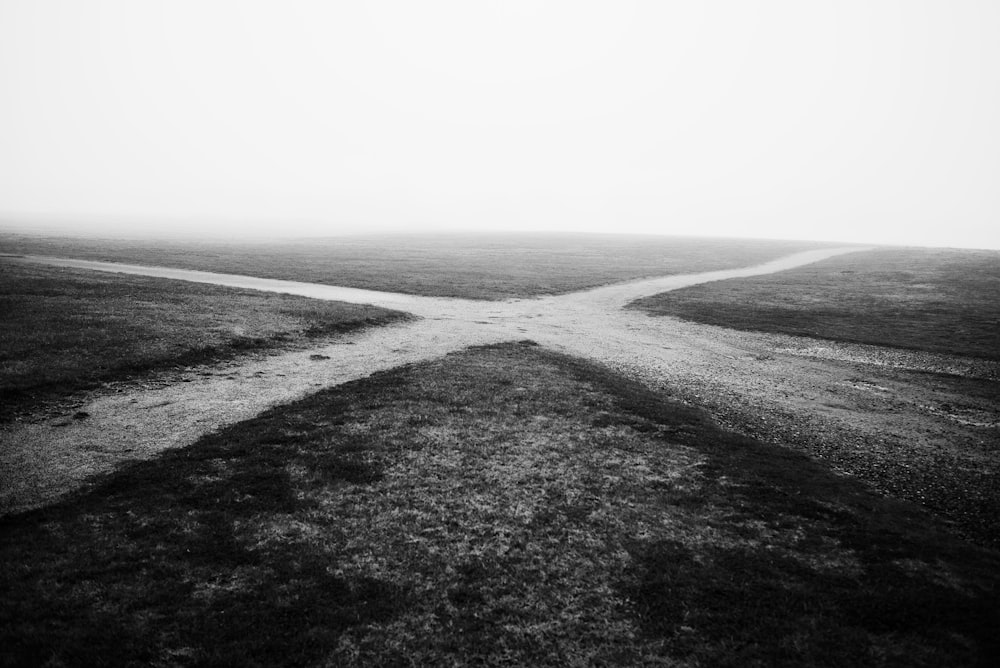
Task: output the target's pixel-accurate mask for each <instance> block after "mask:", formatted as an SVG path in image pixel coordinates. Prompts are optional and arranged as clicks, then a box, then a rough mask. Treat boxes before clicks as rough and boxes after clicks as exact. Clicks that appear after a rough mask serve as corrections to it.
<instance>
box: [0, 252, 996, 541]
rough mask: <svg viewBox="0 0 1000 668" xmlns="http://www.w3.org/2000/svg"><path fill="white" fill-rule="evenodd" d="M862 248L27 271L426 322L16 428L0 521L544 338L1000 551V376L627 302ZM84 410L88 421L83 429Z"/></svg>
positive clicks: (940, 358) (150, 387) (183, 377)
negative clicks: (689, 262)
mask: <svg viewBox="0 0 1000 668" xmlns="http://www.w3.org/2000/svg"><path fill="white" fill-rule="evenodd" d="M856 251H857V249H856V248H852V249H825V250H820V251H809V252H806V253H798V254H796V255H793V256H789V257H786V258H783V259H781V260H777V261H774V262H770V263H767V264H764V265H759V266H757V267H750V268H745V269H739V270H730V271H719V272H709V273H704V274H692V275H685V276H667V277H663V278H656V279H648V280H642V281H634V282H629V283H623V284H618V285H611V286H605V287H601V288H596V289H593V290H587V291H582V292H577V293H573V294H569V295H562V296H557V297H545V298H537V299H524V300H509V301H505V302H477V301H469V300H461V299H440V298H429V297H416V296H411V295H400V294H392V293H379V292H371V291H365V290H355V289H350V288H337V287H333V286H325V285H314V284H306V283H291V282H287V281H274V280H268V279H255V278H249V277H242V276H229V275H218V274H210V273H206V272H191V271H184V270H176V269H164V268H155V267H136V266H122V265H113V264H109V263H97V262H87V261H77V260H55V259H51V258H32V259H27V260H23V261H39V262H46V263H51V264H59V265H61V266H73V267H79V268H89V269H96V270H102V271H121V272H125V273H141V274H144V275H152V276H162V277H168V278H176V279H181V280H194V281H199V282H210V283H216V284H221V285H230V286H234V287H250V288H255V289H262V290H270V291H278V292H289V293H293V294H300V295H304V296H309V297H316V298H321V299H336V300H341V301H353V302H364V303H371V304H375V305H378V306H386V307H390V308H394V309H399V310H404V311H409V312H411V313H414V314H416V315H418V316H421V319H420V320H417V321H415V322H409V323H403V324H400V325H393V326H389V327H385V328H379V329H373V330H368V331H365V332H362V333H359V334H356V335H352V336H347V337H344V338H341V339H338V340H331V341H330V342H327V343H325V344H324V345H321V346H318V347H317V348H315V349H311V350H308V351H304V352H294V353H284V354H276V355H269V356H260V357H258V358H255V359H252V360H250V361H243V362H241V363H234V364H230V365H224V366H215V367H209V368H195V369H190V370H188V371H186V372H184V373H183V374H175V375H174V376H172V377H169V378H162V377H161V378H159V379H157V378H152V379H149V380H146V381H142V382H134V383H126V384H120V385H117V386H109V387H108V388H106V389H104V390H101V391H98V392H96V393H94V394H93V395H90V396H88V397H86V398H85V399H84V400H83V401H82V402H80V404H79V405H78V406H75V407H73V408H72V410H71V411H70V412H69V413H67V414H62V415H45V414H39V415H37V416H35V417H34V418H31V419H27V420H24V421H22V422H19V423H16V424H11V425H5V426H4V427H3V430H2V431H0V513H9V512H13V511H18V510H23V509H28V508H32V507H36V506H39V505H43V504H45V503H47V502H50V501H52V500H54V499H56V498H58V497H59V496H60V495H61V494H63V493H66V492H68V491H70V490H73V489H76V488H78V487H79V486H81V485H82V484H84V483H85V482H86V481H87V479H88V478H90V477H91V476H93V475H94V474H97V473H102V472H107V471H111V470H113V469H114V468H115V467H116V466H117V465H119V464H120V463H122V462H123V461H125V460H129V459H135V458H146V457H151V456H153V455H155V454H156V453H158V452H160V451H162V450H163V449H165V448H170V447H178V446H184V445H188V444H190V443H192V442H194V441H195V440H197V438H198V437H200V436H201V435H203V434H205V433H208V432H210V431H212V430H215V429H218V428H220V427H222V426H224V425H227V424H231V423H233V422H236V421H240V420H244V419H247V418H249V417H252V416H253V415H255V414H257V413H259V412H260V411H262V410H264V409H266V408H268V407H270V406H274V405H277V404H280V403H284V402H288V401H290V400H293V399H295V398H297V397H301V396H303V395H305V394H307V393H309V392H311V391H315V390H316V389H319V388H321V387H327V386H330V385H334V384H338V383H343V382H346V381H349V380H352V379H356V378H360V377H363V376H367V375H369V374H371V373H373V372H375V371H378V370H382V369H387V368H391V367H394V366H398V365H400V364H405V363H409V362H416V361H419V360H424V359H430V358H435V357H439V356H441V355H444V354H446V353H448V352H449V351H453V350H457V349H459V348H463V347H465V346H469V345H476V344H484V343H491V342H498V341H507V340H517V339H533V340H535V341H537V342H538V343H540V344H542V345H545V346H548V347H551V348H553V349H556V350H561V351H564V352H567V353H570V354H574V355H579V356H582V357H585V358H588V359H593V360H597V361H600V362H602V363H604V364H607V365H608V366H610V367H612V368H615V369H616V370H618V371H620V372H622V373H626V374H628V375H630V376H632V377H635V378H639V379H641V380H642V381H644V382H645V383H647V384H649V385H651V386H653V387H655V388H657V389H660V390H663V391H666V392H667V393H669V394H671V395H673V396H674V397H676V398H679V399H682V400H684V401H687V402H689V403H695V404H699V405H703V406H705V407H707V408H708V409H709V410H711V411H712V412H713V413H714V414H715V415H716V416H717V418H718V419H719V420H720V421H721V422H723V423H724V424H725V425H726V426H729V427H731V428H734V429H736V430H737V431H740V432H743V433H746V434H748V435H752V436H755V437H758V438H763V439H765V440H769V441H773V442H780V443H785V444H787V445H791V446H793V447H796V448H799V449H803V450H805V451H807V452H810V453H812V454H814V455H817V456H819V457H822V458H824V459H826V460H827V461H828V462H830V463H831V465H832V466H833V467H834V468H835V469H837V470H840V471H842V472H844V473H845V474H850V475H854V476H857V477H860V478H862V479H864V480H867V481H868V482H870V483H871V484H872V485H873V486H874V487H876V488H877V489H879V490H880V491H882V492H883V493H886V494H889V495H892V496H896V497H899V498H904V499H909V500H913V501H917V502H919V503H922V504H924V505H925V506H927V507H928V508H930V509H931V510H933V511H934V512H935V513H936V514H938V515H939V516H941V517H943V518H945V519H947V520H948V521H951V522H953V523H954V524H955V526H956V528H957V529H958V530H959V531H961V532H963V533H965V534H966V535H969V536H971V537H974V538H977V539H979V540H981V541H983V542H994V541H995V539H996V537H995V535H994V534H995V529H994V528H993V524H994V518H995V517H996V512H997V511H1000V502H998V500H1000V483H998V475H997V472H996V471H997V468H996V466H995V463H996V457H997V445H998V435H1000V408H998V402H997V401H996V397H995V396H993V395H991V394H990V392H992V391H995V389H991V388H995V383H996V381H997V380H998V379H1000V365H998V364H995V363H987V362H980V361H975V360H969V359H966V358H958V357H951V356H947V355H932V354H923V353H914V352H904V351H898V350H894V349H887V348H879V347H875V346H860V345H848V344H836V343H832V342H828V341H821V340H816V339H807V338H800V337H788V336H782V335H772V334H758V333H748V332H739V331H735V330H728V329H724V328H719V327H712V326H706V325H700V324H696V323H689V322H684V321H680V320H677V319H674V318H665V317H650V316H647V315H645V314H644V313H643V312H640V311H634V310H625V309H623V308H622V307H623V306H624V305H625V304H627V303H628V302H630V301H632V300H634V299H636V298H638V297H642V296H646V295H650V294H656V293H659V292H664V291H666V290H671V289H677V288H680V287H686V286H688V285H694V284H697V283H702V282H707V281H712V280H722V279H726V278H733V277H737V276H750V275H757V274H763V273H770V272H773V271H780V270H783V269H789V268H792V267H795V266H800V265H802V264H807V263H809V262H815V261H818V260H821V259H824V258H827V257H830V256H833V255H836V254H840V253H844V252H856ZM943 373H944V374H948V375H942V374H943ZM76 411H84V412H86V413H87V414H89V417H87V418H85V419H73V418H72V414H73V413H74V412H76ZM956 490H961V493H956Z"/></svg>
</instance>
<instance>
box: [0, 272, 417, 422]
mask: <svg viewBox="0 0 1000 668" xmlns="http://www.w3.org/2000/svg"><path fill="white" fill-rule="evenodd" d="M0 313H3V317H2V318H0V405H2V406H3V409H2V411H0V418H3V417H4V416H5V415H6V414H7V413H8V411H10V410H11V409H13V408H14V407H15V406H17V405H19V404H24V403H26V402H30V401H32V400H36V399H38V398H45V397H49V396H53V395H60V394H66V393H69V392H73V391H76V390H80V389H86V388H89V387H93V386H95V385H96V384H98V383H102V382H106V381H112V380H120V379H123V378H129V377H134V376H136V375H138V374H141V373H144V372H147V371H150V370H157V369H165V368H169V367H174V366H189V365H193V364H199V363H205V362H218V361H223V360H226V359H230V358H233V357H235V356H237V355H240V354H246V353H247V352H249V351H253V350H263V349H267V348H277V347H283V348H287V347H290V346H296V345H299V344H302V343H304V342H305V341H306V340H308V339H313V338H316V337H320V336H329V335H333V334H338V333H342V332H347V331H351V330H356V329H359V328H361V327H367V326H376V325H382V324H386V323H388V322H391V321H393V320H397V319H400V318H404V317H405V314H402V313H398V312H393V311H389V310H387V309H380V308H376V307H372V306H362V305H355V304H345V303H338V302H326V301H319V300H313V299H306V298H303V297H295V296H291V295H280V294H269V293H262V292H256V291H253V290H234V289H230V288H222V287H217V286H210V285H200V284H196V283H188V282H184V281H171V280H166V279H157V278H146V277H141V276H124V275H116V274H105V273H101V272H93V271H78V270H72V269H62V268H55V267H45V266H39V265H26V264H18V263H12V262H3V261H2V260H0Z"/></svg>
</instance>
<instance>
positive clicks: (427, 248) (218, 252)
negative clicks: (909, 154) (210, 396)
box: [0, 234, 823, 299]
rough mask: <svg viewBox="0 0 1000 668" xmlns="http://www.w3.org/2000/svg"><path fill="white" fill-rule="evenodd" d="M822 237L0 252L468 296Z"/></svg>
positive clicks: (365, 240)
mask: <svg viewBox="0 0 1000 668" xmlns="http://www.w3.org/2000/svg"><path fill="white" fill-rule="evenodd" d="M822 245H823V244H820V243H809V242H791V241H767V240H759V239H698V238H689V237H660V236H638V235H598V234H590V235H585V234H521V235H515V234H494V235H480V236H472V235H431V234H424V235H392V236H373V237H331V238H326V239H312V240H305V241H276V242H269V243H225V244H223V243H193V242H191V243H182V242H138V241H136V242H127V241H121V240H115V241H112V240H86V239H69V238H40V237H31V236H26V235H13V234H5V235H0V253H8V254H17V253H20V254H34V255H52V256H58V257H72V258H79V259H87V260H106V261H117V262H130V263H135V264H148V265H161V266H168V267H180V268H183V269H199V270H205V271H216V272H222V273H231V274H252V275H254V276H260V277H264V278H277V279H283V280H294V281H304V282H312V283H326V284H329V285H342V286H347V287H356V288H366V289H372V290H385V291H390V292H404V293H410V294H422V295H431V296H439V297H465V298H470V299H504V298H507V297H526V296H532V295H539V294H559V293H565V292H572V291H574V290H579V289H583V288H588V287H593V286H596V285H603V284H606V283H613V282H617V281H624V280H629V279H634V278H642V277H647V276H660V275H664V274H678V273H689V272H698V271H710V270H714V269H728V268H733V267H741V266H746V265H752V264H759V263H761V262H766V261H768V260H773V259H775V258H777V257H780V256H782V255H787V254H790V253H794V252H796V251H800V250H806V249H809V248H818V247H821V246H822Z"/></svg>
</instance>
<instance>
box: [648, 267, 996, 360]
mask: <svg viewBox="0 0 1000 668" xmlns="http://www.w3.org/2000/svg"><path fill="white" fill-rule="evenodd" d="M631 306H632V307H634V308H641V309H645V310H647V311H648V312H650V313H651V314H655V315H672V316H677V317H679V318H684V319H687V320H693V321H695V322H701V323H706V324H710V325H721V326H723V327H732V328H735V329H742V330H758V331H764V332H776V333H782V334H793V335H804V336H812V337H818V338H824V339H831V340H835V341H846V342H852V343H867V344H875V345H880V346H890V347H896V348H907V349H913V350H924V351H930V352H940V353H948V354H956V355H965V356H970V357H979V358H983V359H990V360H1000V252H998V251H976V250H950V249H884V250H875V251H869V252H864V253H856V254H848V255H842V256H838V257H835V258H831V259H829V260H824V261H823V262H818V263H816V264H812V265H808V266H805V267H799V268H797V269H792V270H790V271H784V272H780V273H777V274H771V275H768V276H757V277H753V278H741V279H737V280H728V281H718V282H715V283H706V284H703V285H697V286H693V287H690V288H684V289H682V290H676V291H674V292H668V293H663V294H660V295H654V296H651V297H646V298H643V299H640V300H637V301H636V302H633V303H632V304H631Z"/></svg>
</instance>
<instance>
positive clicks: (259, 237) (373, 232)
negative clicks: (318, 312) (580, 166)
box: [0, 214, 1000, 251]
mask: <svg viewBox="0 0 1000 668" xmlns="http://www.w3.org/2000/svg"><path fill="white" fill-rule="evenodd" d="M101 220H102V221H104V224H103V225H102V224H101V223H95V222H94V217H91V216H80V217H75V216H63V215H15V216H8V215H3V214H0V234H5V235H21V236H32V237H52V238H74V239H89V240H94V241H100V240H108V241H114V240H121V241H149V242H177V241H189V242H207V243H227V242H228V243H233V242H236V243H253V244H259V243H280V242H307V241H310V240H323V239H337V238H378V237H383V238H400V237H407V236H415V237H432V236H440V237H452V238H462V237H467V238H476V237H483V238H485V237H494V238H495V237H508V238H509V237H536V238H542V237H567V238H569V237H599V236H604V237H632V238H635V237H655V238H680V239H732V240H740V239H746V240H755V241H774V242H791V243H816V244H842V245H847V246H855V245H856V246H875V247H886V248H941V249H947V248H954V249H965V250H987V251H997V250H1000V247H990V246H986V245H961V244H944V243H940V244H939V243H914V242H878V241H870V240H865V239H847V238H831V237H788V236H774V235H766V234H762V235H755V234H752V233H751V234H727V233H714V234H713V233H711V232H710V231H706V232H703V233H700V234H692V233H690V232H681V231H671V230H667V231H663V232H655V231H649V230H644V231H630V230H622V231H608V230H572V229H565V228H553V229H539V228H537V227H535V228H523V229H518V228H506V227H482V228H479V229H469V228H458V227H449V226H447V225H432V224H423V225H409V226H405V225H400V226H398V227H394V226H391V225H379V226H372V225H361V224H358V225H345V224H338V225H336V226H335V227H334V228H333V229H329V230H324V231H322V232H318V231H316V230H312V231H308V232H307V231H302V230H299V231H296V230H295V229H294V228H293V229H290V230H288V231H286V232H283V233H277V232H274V231H269V232H262V231H254V230H244V231H240V230H227V231H225V232H221V231H201V230H191V229H184V230H170V229H167V228H165V227H163V226H166V225H171V224H192V223H197V224H201V225H212V224H213V223H214V224H230V225H238V224H241V223H244V224H249V225H260V224H270V225H277V224H287V223H288V221H278V220H274V219H248V218H236V217H232V218H231V217H218V216H213V217H211V218H207V217H198V216H190V217H168V216H134V217H133V216H121V215H113V216H103V217H101ZM297 222H305V221H298V220H295V221H291V223H292V224H295V223H297ZM81 224H85V225H87V228H86V229H80V227H79V226H80V225H81ZM128 224H132V225H140V224H146V225H149V224H152V225H156V227H154V228H151V229H145V230H134V229H123V228H122V227H121V226H123V225H128Z"/></svg>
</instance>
